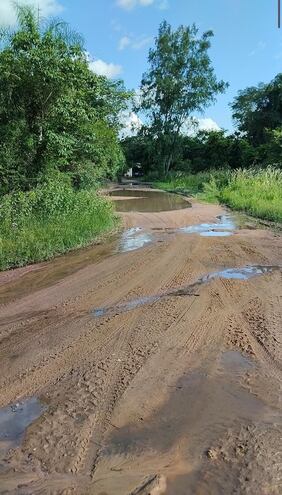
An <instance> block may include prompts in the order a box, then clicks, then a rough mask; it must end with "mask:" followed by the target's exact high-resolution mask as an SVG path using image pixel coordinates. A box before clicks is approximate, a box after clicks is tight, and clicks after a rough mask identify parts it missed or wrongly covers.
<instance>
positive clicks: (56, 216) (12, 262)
mask: <svg viewBox="0 0 282 495" xmlns="http://www.w3.org/2000/svg"><path fill="white" fill-rule="evenodd" d="M117 222H118V220H117V217H116V216H115V213H114V209H113V206H112V204H111V202H110V201H108V200H107V199H105V198H102V197H100V196H98V195H97V194H96V192H95V191H78V192H75V191H74V190H73V189H72V188H71V187H70V186H68V185H67V184H56V183H55V182H54V183H49V184H47V185H45V186H44V187H41V188H37V189H36V190H33V191H30V192H27V193H23V192H20V193H15V194H12V195H8V196H4V198H2V200H0V270H6V269H8V268H12V267H17V266H24V265H26V264H29V263H34V262H38V261H43V260H46V259H50V258H52V257H53V256H55V255H57V254H61V253H65V252H67V251H70V250H71V249H74V248H79V247H83V246H86V245H89V244H90V243H92V242H95V239H97V237H98V236H100V235H101V234H102V233H104V232H107V231H108V232H109V231H110V230H113V229H114V228H115V226H116V225H117Z"/></svg>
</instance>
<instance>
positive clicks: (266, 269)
mask: <svg viewBox="0 0 282 495" xmlns="http://www.w3.org/2000/svg"><path fill="white" fill-rule="evenodd" d="M280 270H281V267H280V266H278V265H277V266H276V265H273V266H263V265H251V266H249V265H247V266H244V267H242V268H227V269H225V270H221V271H216V272H212V273H208V274H207V275H204V276H203V277H201V278H199V279H198V280H197V281H196V282H194V283H192V284H190V285H187V286H184V287H178V288H174V289H171V290H169V291H166V292H164V293H162V294H154V295H151V296H143V297H138V298H136V299H131V300H130V301H126V302H124V303H120V304H116V305H113V306H105V307H101V308H94V309H93V310H92V311H91V314H92V316H95V317H102V316H109V315H112V316H114V315H117V314H120V313H125V312H127V311H131V310H133V309H136V308H139V307H140V306H144V305H147V304H153V303H155V302H157V301H160V300H161V299H165V298H168V297H180V296H198V295H199V294H197V293H196V292H195V291H196V289H197V288H199V287H200V286H201V285H203V284H206V283H208V282H210V281H212V280H214V279H218V278H224V279H235V280H248V279H250V278H252V277H256V276H259V275H266V274H268V273H272V272H274V271H280Z"/></svg>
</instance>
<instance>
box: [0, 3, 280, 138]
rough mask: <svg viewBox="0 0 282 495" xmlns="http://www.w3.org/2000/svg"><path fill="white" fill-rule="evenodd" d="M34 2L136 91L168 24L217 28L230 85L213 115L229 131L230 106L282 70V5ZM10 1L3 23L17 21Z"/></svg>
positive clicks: (220, 71) (1, 7)
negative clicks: (281, 15)
mask: <svg viewBox="0 0 282 495" xmlns="http://www.w3.org/2000/svg"><path fill="white" fill-rule="evenodd" d="M20 1H24V0H20ZM30 1H31V2H32V3H35V4H38V3H39V4H40V7H41V9H42V12H43V13H44V14H58V15H60V16H61V17H62V18H64V19H65V20H66V21H67V22H69V23H70V24H71V26H72V27H73V28H74V29H76V30H77V31H79V32H80V33H82V34H83V36H84V39H85V45H86V48H87V50H88V51H89V52H90V54H91V56H92V57H93V59H94V62H95V61H96V68H98V70H102V71H103V70H106V72H107V73H108V74H116V75H117V74H119V76H120V77H122V78H123V79H124V81H125V84H126V86H127V87H128V88H130V89H136V88H138V86H139V83H140V78H141V75H142V73H143V72H144V70H146V67H147V53H148V49H149V46H150V45H152V43H153V39H154V36H156V34H157V30H158V26H159V24H160V22H161V21H162V20H163V19H166V20H168V21H169V22H170V23H171V24H172V25H173V26H174V27H177V26H178V25H179V24H185V25H189V24H191V23H193V22H195V23H196V25H197V26H198V27H199V29H200V31H205V30H207V29H212V30H213V31H214V35H215V36H214V38H213V43H212V48H211V51H210V55H211V58H212V61H213V64H214V67H215V70H216V74H217V75H218V77H219V78H222V79H224V80H225V81H228V82H229V83H230V87H229V89H228V90H227V92H226V93H225V94H224V95H222V96H219V97H218V100H217V103H216V104H215V105H213V106H211V107H210V108H208V109H207V110H206V112H205V117H206V118H211V119H213V120H214V121H215V122H216V123H217V124H218V125H219V126H221V127H223V128H226V129H232V119H231V112H230V109H229V107H228V104H229V103H230V102H231V101H232V99H233V97H234V96H235V95H236V94H237V92H238V90H239V89H243V88H245V87H247V86H250V85H256V84H257V83H258V82H261V81H264V82H267V81H269V80H270V79H272V78H273V77H274V76H275V75H276V74H277V73H278V72H280V71H281V65H282V29H281V30H278V28H277V2H278V0H79V1H78V0H30ZM8 4H10V2H9V0H0V21H1V18H2V21H3V19H4V17H5V16H6V18H7V17H8V16H9V15H10V17H11V13H10V10H9V9H10V7H9V6H8ZM5 6H6V10H5ZM108 64H112V65H108Z"/></svg>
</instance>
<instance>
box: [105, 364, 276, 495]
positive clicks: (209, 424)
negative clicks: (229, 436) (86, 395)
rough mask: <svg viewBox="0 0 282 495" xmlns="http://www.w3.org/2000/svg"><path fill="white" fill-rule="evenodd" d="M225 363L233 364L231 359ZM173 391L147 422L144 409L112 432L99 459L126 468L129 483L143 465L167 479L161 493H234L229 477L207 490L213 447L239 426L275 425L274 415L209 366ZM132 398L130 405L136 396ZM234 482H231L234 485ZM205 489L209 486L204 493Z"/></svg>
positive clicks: (174, 386) (187, 376)
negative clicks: (273, 422)
mask: <svg viewBox="0 0 282 495" xmlns="http://www.w3.org/2000/svg"><path fill="white" fill-rule="evenodd" d="M223 359H224V360H226V359H227V360H228V361H229V357H228V358H227V357H226V356H224V358H223ZM236 359H237V358H235V360H236ZM169 390H171V392H170V393H169V396H168V399H167V400H166V402H165V403H164V404H163V406H161V408H158V409H157V410H155V412H154V413H153V415H152V416H150V417H149V418H148V419H147V418H146V421H143V417H142V411H140V413H139V414H140V420H138V421H136V422H134V423H129V424H127V425H125V426H122V427H121V428H118V427H116V428H114V429H112V430H111V432H110V434H109V435H108V438H106V442H105V446H104V449H103V450H102V452H101V457H104V459H105V463H106V465H107V466H108V465H109V463H112V464H113V465H115V464H116V463H117V462H118V467H120V466H122V468H123V469H121V470H120V471H121V472H120V473H119V480H122V478H123V477H124V480H125V482H126V480H127V479H128V477H129V476H130V479H132V478H131V477H132V476H134V474H136V473H137V474H138V472H139V470H138V466H139V467H140V466H142V468H143V469H142V470H141V472H142V475H143V476H144V475H145V473H146V471H144V467H145V468H147V470H148V472H149V473H158V474H159V475H161V476H163V477H164V479H165V480H166V491H165V492H160V493H166V494H170V495H175V494H176V493H177V494H179V495H180V494H181V495H187V494H194V493H211V494H214V495H215V494H218V493H227V492H228V493H231V491H232V490H231V489H230V490H229V488H230V487H228V486H227V485H226V484H225V476H224V474H225V473H222V476H221V477H220V482H221V483H223V486H222V487H220V489H219V486H213V487H209V482H210V481H211V480H209V477H207V476H206V474H207V470H208V469H209V467H210V465H211V463H210V461H209V460H208V455H207V453H208V452H209V449H210V448H211V446H213V445H217V442H218V439H220V438H222V437H223V436H224V435H225V433H226V432H227V431H230V430H232V429H233V428H234V427H235V428H236V426H237V425H243V424H246V425H248V424H250V423H252V422H260V421H261V422H264V421H273V418H274V417H275V411H272V410H271V409H270V408H269V407H268V406H266V405H265V404H264V403H263V402H262V401H261V400H260V399H258V398H257V397H256V396H255V395H253V394H252V393H250V392H249V391H248V390H246V389H244V388H243V387H242V386H241V385H240V384H239V383H238V382H237V381H236V379H235V378H234V377H233V376H231V375H229V374H227V375H226V374H225V375H223V374H220V373H218V372H217V371H216V372H212V371H211V369H210V366H209V365H208V367H207V368H206V367H205V368H204V369H202V368H201V369H196V370H194V371H191V372H188V373H186V374H185V375H184V376H182V377H181V378H180V379H179V380H178V381H177V382H176V383H174V384H171V387H170V389H169ZM132 393H134V392H132ZM155 393H157V391H155ZM128 400H129V403H130V404H132V402H130V401H131V400H132V398H130V397H129V398H128ZM146 400H147V401H149V400H150V398H149V397H147V399H146ZM145 404H146V402H145V403H144V410H145V411H146V405H145ZM125 407H126V405H125ZM136 414H137V415H138V412H136ZM123 459H124V462H123ZM148 466H149V467H148ZM228 469H230V467H229V466H228ZM179 474H180V475H179ZM216 481H217V482H218V477H217V479H216ZM236 482H237V481H236V479H235V480H232V484H233V483H236ZM224 486H225V490H224ZM201 488H205V489H204V490H203V492H202V491H201ZM227 488H228V489H227ZM233 488H234V486H233ZM222 489H223V490H222ZM226 489H227V491H226ZM105 491H107V490H105ZM126 493H127V491H126ZM136 493H137V492H136ZM144 493H147V492H144ZM148 493H149V492H148ZM156 493H158V492H156ZM232 493H233V491H232Z"/></svg>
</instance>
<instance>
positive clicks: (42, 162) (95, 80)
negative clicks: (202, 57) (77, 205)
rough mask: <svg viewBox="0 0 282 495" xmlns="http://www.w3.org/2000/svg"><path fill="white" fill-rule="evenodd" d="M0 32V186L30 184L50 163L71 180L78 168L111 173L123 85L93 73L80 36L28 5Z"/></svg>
mask: <svg viewBox="0 0 282 495" xmlns="http://www.w3.org/2000/svg"><path fill="white" fill-rule="evenodd" d="M0 36H1V38H0V41H1V45H0V47H1V50H0V184H1V185H0V190H1V191H2V192H9V191H11V190H13V189H17V188H21V189H25V188H26V189H28V188H30V187H32V186H34V185H36V183H37V182H38V180H40V177H42V176H44V174H46V173H49V172H50V170H53V169H55V170H59V171H62V172H67V173H70V174H73V176H74V177H75V180H76V182H77V183H78V182H79V180H80V179H79V177H78V176H79V175H80V174H81V173H82V175H83V173H84V172H86V175H87V174H88V175H89V174H90V171H92V172H93V174H95V173H98V174H101V173H104V174H106V173H110V174H114V172H115V171H116V170H117V169H118V168H119V167H120V166H121V165H122V162H123V156H122V152H121V149H120V146H119V143H118V131H119V120H118V116H119V113H120V111H121V110H122V109H124V108H125V106H126V101H127V98H128V96H129V94H128V93H127V92H126V91H125V89H124V87H123V84H122V83H121V82H120V81H114V82H111V81H109V80H108V79H106V78H105V77H101V76H98V75H96V74H94V73H93V72H92V71H91V70H90V68H89V64H88V57H87V54H86V52H85V50H84V47H83V42H82V40H81V38H80V37H79V36H78V35H77V34H75V33H73V32H71V31H70V29H69V27H68V25H67V24H65V23H64V22H61V21H58V20H54V21H51V22H49V23H47V22H45V21H41V20H40V19H39V18H38V16H37V13H36V11H35V10H33V9H32V8H30V7H18V25H17V28H16V30H15V31H12V30H6V31H4V30H3V31H2V32H1V35H0ZM85 167H86V169H85ZM87 167H88V168H87ZM90 175H91V174H90ZM84 177H85V173H84Z"/></svg>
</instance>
